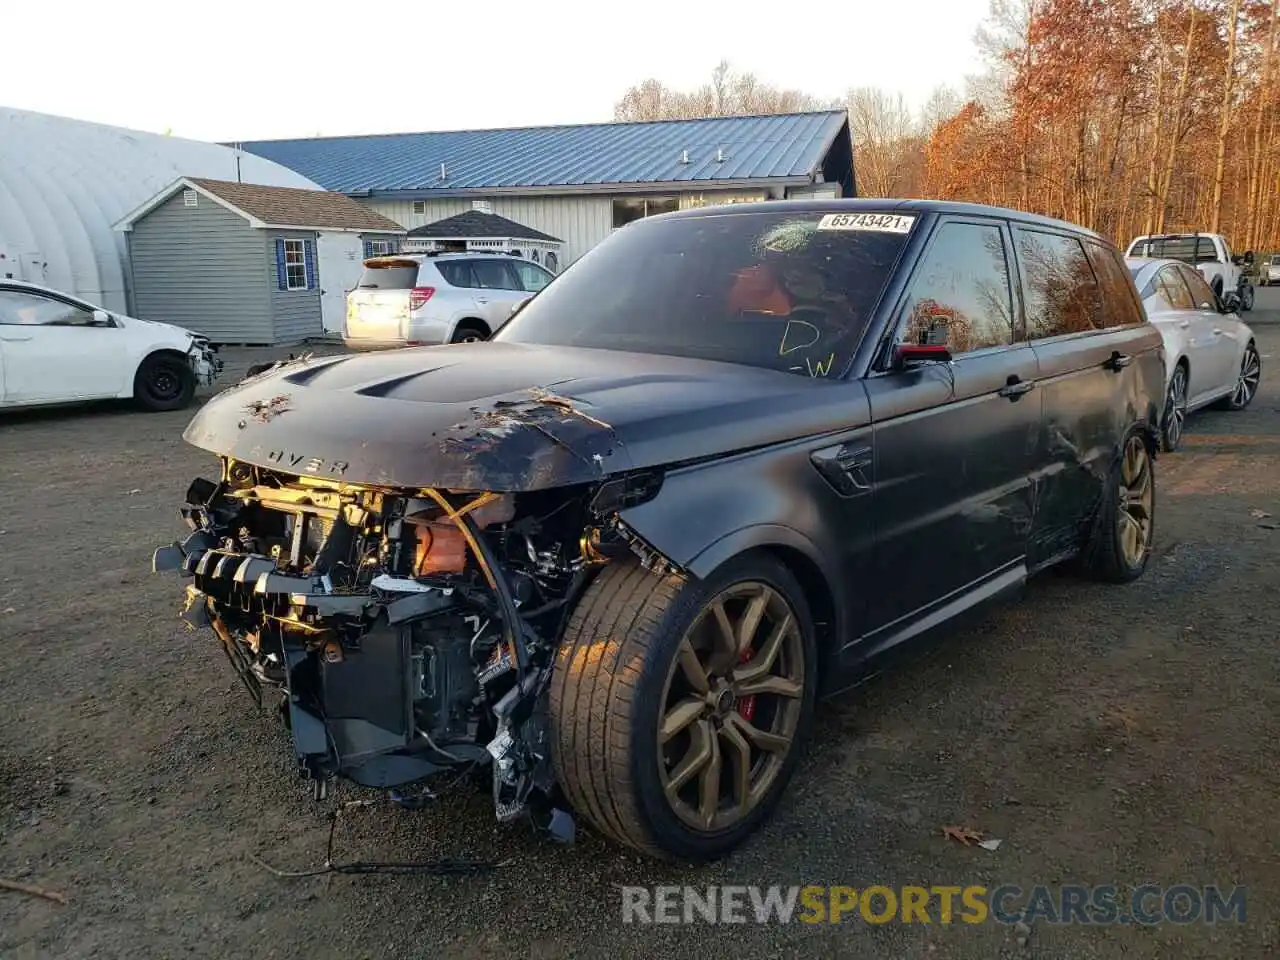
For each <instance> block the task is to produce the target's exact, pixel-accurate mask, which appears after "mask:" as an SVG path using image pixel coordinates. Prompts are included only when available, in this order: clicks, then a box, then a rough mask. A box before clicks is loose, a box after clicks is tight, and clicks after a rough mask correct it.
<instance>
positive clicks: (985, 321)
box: [852, 217, 1041, 642]
mask: <svg viewBox="0 0 1280 960" xmlns="http://www.w3.org/2000/svg"><path fill="white" fill-rule="evenodd" d="M1011 260H1012V257H1011V251H1010V249H1009V234H1008V229H1007V226H1006V225H1005V224H1004V222H1003V221H1000V220H995V219H988V218H981V217H950V218H945V219H943V220H942V221H941V222H940V223H939V224H938V226H937V227H936V228H935V230H934V233H933V235H932V237H931V238H930V240H929V244H928V246H927V248H926V249H925V252H924V254H923V256H922V257H921V259H920V261H919V262H918V263H917V265H916V266H915V268H914V270H913V272H912V276H911V279H910V280H909V281H908V286H907V292H906V293H905V294H904V297H903V300H902V302H901V303H900V304H899V305H898V307H897V311H896V316H897V326H896V328H895V329H896V333H895V339H896V342H898V343H901V342H915V343H921V342H923V343H935V344H937V343H946V344H947V345H948V346H949V348H950V350H951V352H952V356H953V362H952V363H950V364H947V363H940V364H926V365H921V366H918V367H915V368H911V369H905V370H894V369H892V368H891V367H890V368H889V369H883V368H884V367H885V363H883V362H882V363H881V367H882V369H881V371H880V372H877V373H873V374H872V375H871V376H869V377H868V378H867V380H866V381H865V383H866V386H867V392H868V394H869V397H870V402H871V413H872V418H873V420H874V423H875V427H874V450H875V466H874V476H875V481H874V482H875V488H874V497H875V513H876V524H877V525H876V547H875V550H876V563H875V569H874V570H873V571H872V573H871V574H870V576H871V583H869V584H866V585H863V586H862V589H863V590H865V593H866V596H867V597H868V602H869V611H868V613H869V616H870V624H871V626H872V628H873V630H876V631H881V632H882V636H883V635H885V634H888V635H889V636H890V637H892V638H900V637H901V636H903V635H904V634H906V635H909V634H910V632H912V630H913V629H914V627H913V624H916V625H918V624H922V623H924V622H926V621H927V620H928V619H929V616H928V614H929V612H930V611H931V610H936V609H937V608H940V607H941V608H945V607H946V606H947V605H948V604H949V603H950V604H956V605H960V606H964V605H967V604H968V603H969V602H971V600H972V599H974V598H975V597H977V596H979V595H981V594H983V593H985V592H990V591H994V590H998V589H1000V588H1001V587H1004V586H1009V585H1013V584H1016V583H1017V582H1019V581H1020V580H1021V579H1022V577H1023V566H1022V561H1023V559H1024V557H1025V555H1026V550H1027V534H1028V532H1029V530H1030V525H1031V512H1032V506H1033V496H1032V488H1031V477H1032V474H1033V473H1034V470H1035V467H1036V464H1037V461H1038V450H1037V444H1038V441H1039V425H1040V404H1041V399H1040V394H1041V391H1039V390H1038V389H1036V380H1037V367H1036V357H1035V353H1034V352H1033V351H1032V350H1031V348H1030V347H1029V346H1028V345H1027V343H1026V341H1025V336H1024V334H1023V329H1022V324H1021V321H1020V319H1019V314H1018V311H1017V309H1016V304H1015V301H1014V298H1013V292H1012V284H1011V269H1010V264H1011ZM852 588H853V589H858V586H857V585H854V586H853V587H852ZM886 642H891V641H889V640H887V641H886Z"/></svg>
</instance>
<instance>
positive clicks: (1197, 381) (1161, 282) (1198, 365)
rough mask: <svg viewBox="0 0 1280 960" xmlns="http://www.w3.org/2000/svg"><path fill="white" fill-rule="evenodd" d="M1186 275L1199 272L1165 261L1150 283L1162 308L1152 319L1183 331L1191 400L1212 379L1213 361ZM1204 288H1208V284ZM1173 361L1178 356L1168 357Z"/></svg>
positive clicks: (1206, 329) (1199, 393) (1203, 326)
mask: <svg viewBox="0 0 1280 960" xmlns="http://www.w3.org/2000/svg"><path fill="white" fill-rule="evenodd" d="M1188 275H1191V276H1196V277H1200V274H1198V273H1197V272H1196V271H1194V270H1192V269H1191V268H1190V267H1185V268H1180V267H1179V266H1177V265H1175V264H1168V265H1167V266H1163V267H1161V268H1160V269H1159V270H1157V271H1156V275H1155V277H1154V278H1153V279H1152V284H1153V286H1154V288H1155V291H1156V293H1157V294H1158V295H1159V301H1160V303H1161V305H1162V308H1163V309H1162V310H1161V311H1160V312H1159V313H1158V314H1157V315H1156V316H1155V317H1153V318H1152V319H1153V320H1157V321H1159V322H1160V323H1162V324H1170V325H1173V326H1176V327H1177V328H1178V329H1179V330H1180V331H1181V332H1182V338H1183V340H1182V342H1183V346H1184V349H1185V351H1186V359H1187V367H1188V370H1189V372H1188V378H1187V400H1188V401H1189V402H1194V401H1195V399H1196V398H1197V397H1199V396H1200V395H1201V394H1202V393H1204V391H1205V389H1206V386H1207V384H1209V383H1211V382H1212V377H1211V376H1210V375H1209V368H1210V367H1211V366H1212V361H1211V359H1210V356H1209V336H1210V333H1209V328H1208V326H1207V325H1206V324H1205V322H1204V317H1202V316H1201V315H1200V314H1199V313H1198V312H1197V311H1196V304H1195V300H1194V298H1193V297H1192V296H1191V289H1190V287H1188V286H1187V280H1186V278H1187V276H1188ZM1200 282H1201V283H1204V278H1203V277H1201V278H1200ZM1205 289H1206V290H1207V289H1208V286H1207V285H1206V286H1205ZM1211 296H1212V294H1211ZM1176 361H1177V357H1170V358H1169V363H1170V364H1173V363H1175V362H1176Z"/></svg>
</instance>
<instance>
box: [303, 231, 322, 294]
mask: <svg viewBox="0 0 1280 960" xmlns="http://www.w3.org/2000/svg"><path fill="white" fill-rule="evenodd" d="M302 248H303V250H304V251H305V257H306V260H305V263H306V267H307V289H308V290H314V289H315V288H316V287H317V286H318V285H319V284H318V282H317V281H318V278H317V277H316V250H315V244H314V243H312V242H311V241H310V240H304V241H302Z"/></svg>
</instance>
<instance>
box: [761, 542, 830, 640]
mask: <svg viewBox="0 0 1280 960" xmlns="http://www.w3.org/2000/svg"><path fill="white" fill-rule="evenodd" d="M760 549H761V550H762V551H763V552H764V553H768V554H771V555H772V556H773V557H774V558H776V559H777V560H778V562H780V563H781V564H782V565H783V566H784V567H786V568H787V570H788V571H789V572H790V573H791V575H792V576H793V577H795V578H796V582H797V583H798V584H799V585H800V589H801V590H803V591H804V599H805V602H806V603H807V604H808V605H809V615H810V616H811V617H812V618H813V629H814V633H815V634H816V636H815V637H814V640H815V641H816V643H817V646H818V653H819V656H827V655H831V654H834V652H835V651H837V650H838V649H839V647H840V645H839V643H838V642H836V640H837V637H836V601H835V595H834V594H833V593H832V590H831V584H829V583H828V582H827V578H826V577H825V576H824V575H823V573H822V570H821V569H819V567H818V565H817V564H816V563H814V562H813V560H811V559H810V558H809V557H808V556H806V555H805V554H804V553H803V552H802V551H800V550H797V549H795V548H794V547H788V546H784V545H782V544H771V545H770V546H767V547H762V548H760Z"/></svg>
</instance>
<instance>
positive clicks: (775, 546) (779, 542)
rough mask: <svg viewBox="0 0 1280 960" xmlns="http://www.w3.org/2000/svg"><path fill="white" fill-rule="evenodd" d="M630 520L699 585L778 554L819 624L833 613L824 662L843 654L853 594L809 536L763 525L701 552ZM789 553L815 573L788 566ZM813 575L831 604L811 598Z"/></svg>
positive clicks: (822, 646) (822, 645) (822, 638)
mask: <svg viewBox="0 0 1280 960" xmlns="http://www.w3.org/2000/svg"><path fill="white" fill-rule="evenodd" d="M624 519H625V520H626V521H627V523H628V525H630V526H631V527H633V528H634V529H635V531H636V533H638V534H640V536H642V537H644V538H645V539H646V540H647V541H648V543H649V544H650V545H652V546H653V547H654V548H655V549H657V550H659V551H661V552H662V553H663V555H664V556H665V557H666V558H667V559H668V560H670V561H671V562H672V563H674V564H676V565H677V566H679V567H680V568H682V569H683V570H685V571H687V572H688V573H689V574H691V575H692V576H694V577H696V578H697V579H699V580H705V579H707V578H708V577H710V576H711V575H712V574H713V573H715V571H716V570H718V569H720V568H721V567H722V566H724V565H725V564H726V563H729V562H730V561H732V560H734V559H735V558H737V557H740V556H742V555H744V554H747V553H750V552H752V551H754V550H766V551H770V552H773V553H774V555H775V556H776V557H777V559H778V560H779V561H780V562H781V563H782V564H783V565H784V566H786V567H787V568H788V569H789V570H790V572H791V575H792V576H794V577H795V578H796V581H797V582H798V583H799V584H800V589H801V590H802V591H804V593H805V599H806V602H807V603H808V605H809V608H810V614H811V616H812V617H813V618H814V621H815V624H816V622H817V621H819V620H821V619H824V617H823V615H824V614H827V613H829V619H830V623H829V624H827V629H826V630H822V631H820V632H819V637H818V647H819V654H820V655H821V656H823V657H825V656H828V655H830V656H835V655H838V654H839V647H840V644H841V642H842V639H843V638H844V636H845V628H846V625H847V624H848V622H849V613H848V610H847V601H846V599H845V598H846V596H847V593H848V591H845V590H841V589H840V588H839V584H840V579H839V576H838V574H837V572H836V571H835V570H833V569H832V567H831V564H830V563H829V562H828V561H826V560H824V559H823V556H822V552H821V551H820V550H819V549H818V546H817V544H815V543H814V542H813V540H811V539H810V538H809V537H808V536H806V535H805V534H804V533H802V532H800V531H799V530H797V529H795V528H794V527H789V526H787V525H786V524H781V523H772V522H762V523H755V524H751V525H749V526H743V527H739V528H737V529H736V530H732V531H730V532H728V533H725V534H723V535H722V536H720V537H718V538H716V539H714V540H712V541H711V542H709V543H707V544H705V545H703V546H696V545H694V543H692V542H690V541H685V542H684V543H681V542H679V541H677V540H674V539H672V538H671V536H670V534H671V533H672V532H673V531H672V530H671V528H668V527H666V526H665V525H663V528H651V527H650V525H649V524H645V523H644V522H643V520H642V521H640V522H639V523H636V522H635V520H634V519H633V518H632V517H629V516H627V515H626V513H625V512H624ZM650 529H653V532H654V533H655V534H656V536H657V539H656V541H655V540H654V539H652V538H650V536H649V530H650ZM784 551H785V552H791V553H794V554H798V555H799V556H801V557H803V558H804V561H805V565H806V566H808V567H809V568H810V570H798V569H795V567H794V565H793V564H791V563H788V558H787V556H786V555H785V552H784ZM780 553H781V555H779V554H780ZM813 572H816V574H817V575H818V576H819V577H820V578H821V582H820V583H817V584H813V585H812V586H813V587H817V588H818V589H820V590H821V591H822V593H823V594H824V596H823V597H821V598H819V599H820V600H821V601H825V602H819V603H815V602H814V599H815V598H814V597H813V596H812V594H811V589H812V587H811V586H810V585H809V584H808V583H806V580H807V579H809V578H808V577H807V574H809V573H813ZM824 607H828V608H829V610H824V609H823V608H824Z"/></svg>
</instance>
